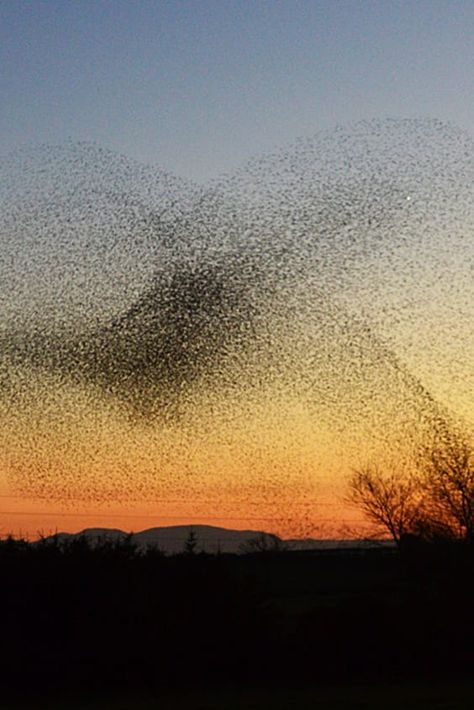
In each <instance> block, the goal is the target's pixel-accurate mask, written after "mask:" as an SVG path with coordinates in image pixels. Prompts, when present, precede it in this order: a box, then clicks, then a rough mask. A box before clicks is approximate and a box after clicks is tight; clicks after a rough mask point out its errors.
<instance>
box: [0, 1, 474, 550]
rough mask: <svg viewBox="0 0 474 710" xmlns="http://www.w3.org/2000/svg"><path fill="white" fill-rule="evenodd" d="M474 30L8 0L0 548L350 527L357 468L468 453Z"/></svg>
mask: <svg viewBox="0 0 474 710" xmlns="http://www.w3.org/2000/svg"><path fill="white" fill-rule="evenodd" d="M473 36H474V3H471V2H460V1H451V2H438V1H437V0H429V1H428V0H427V1H426V2H425V1H424V0H420V1H418V2H396V1H394V2H389V1H388V0H379V2H370V1H366V2H365V1H361V2H355V1H354V2H346V1H340V2H336V1H335V0H334V1H331V2H306V1H299V2H297V1H294V2H289V1H288V2H280V1H278V0H276V1H274V2H263V1H261V2H257V1H253V2H247V1H246V0H240V1H238V2H237V1H234V2H230V1H224V0H221V1H220V2H217V1H216V2H211V1H207V0H203V1H201V2H197V1H196V2H181V1H179V0H176V1H173V2H147V1H145V0H144V1H141V2H132V1H131V0H128V1H125V0H114V1H110V2H109V1H100V0H97V1H95V2H92V1H89V0H82V1H79V0H78V1H77V2H63V1H61V2H56V1H53V0H50V1H49V0H36V1H35V2H29V1H18V2H13V1H10V2H7V1H5V0H0V104H1V108H0V154H1V156H2V160H0V285H1V287H2V288H1V291H0V395H1V406H0V500H1V501H2V505H0V532H10V531H11V530H13V531H15V532H17V533H18V532H21V531H23V532H24V533H27V534H29V535H34V534H36V533H37V532H38V530H43V531H51V529H56V528H57V529H70V530H72V529H74V530H77V529H80V528H84V527H86V526H88V525H95V526H99V525H104V526H105V525H107V526H116V527H122V528H124V529H130V528H133V529H134V530H137V529H140V528H145V527H150V526H152V525H158V524H166V523H169V524H171V523H179V524H182V523H183V524H184V523H204V522H207V523H215V524H225V525H227V526H228V527H240V528H245V527H252V528H255V527H259V528H265V529H267V530H269V531H270V532H277V533H279V534H282V535H292V536H298V535H300V536H304V535H309V534H319V535H321V536H328V535H329V536H331V535H349V534H352V533H351V530H352V532H353V531H354V529H355V528H354V526H357V525H358V524H359V523H360V517H358V513H357V511H356V512H354V510H352V509H349V507H348V506H347V501H346V502H344V501H345V492H346V485H347V479H348V475H349V474H350V472H351V471H353V470H354V467H360V466H363V465H365V464H366V463H367V462H368V461H374V462H376V463H379V464H384V465H387V466H390V465H392V464H393V462H394V461H395V462H396V464H397V465H400V466H401V467H403V466H409V465H412V464H413V461H414V457H415V456H418V455H419V452H420V451H422V450H426V449H427V447H428V445H431V444H432V441H433V437H434V438H436V437H438V438H439V437H441V436H442V435H443V436H444V435H445V434H446V432H447V431H448V430H449V431H451V428H452V427H459V428H461V429H463V431H468V432H471V434H472V427H473V424H474V399H473V397H474V370H473V364H474V332H473V324H474V310H473V309H474V293H473V279H472V264H473V263H474V252H473V249H474V243H473V239H472V234H473V233H474V197H473V186H474V140H473V136H474V72H473V68H474V42H473V39H472V38H473ZM453 430H454V429H453ZM423 447H424V448H423Z"/></svg>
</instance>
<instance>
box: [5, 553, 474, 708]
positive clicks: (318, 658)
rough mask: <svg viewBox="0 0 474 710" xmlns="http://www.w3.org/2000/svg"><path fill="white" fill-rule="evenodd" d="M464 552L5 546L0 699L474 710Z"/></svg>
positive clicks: (23, 704)
mask: <svg viewBox="0 0 474 710" xmlns="http://www.w3.org/2000/svg"><path fill="white" fill-rule="evenodd" d="M473 562H474V554H473V551H472V550H470V549H467V548H465V547H463V546H462V545H460V544H449V545H415V546H412V547H411V548H410V549H407V550H402V552H401V553H397V552H395V551H393V550H383V549H381V550H371V551H369V550H367V551H363V552H361V551H348V550H344V551H331V552H316V553H314V552H311V553H296V552H291V553H285V552H280V553H256V554H250V555H243V556H232V555H220V556H207V555H193V554H188V555H184V554H183V555H178V556H175V557H163V556H162V555H159V554H158V553H150V554H147V555H138V554H137V553H136V551H135V550H134V549H133V547H132V546H131V545H130V544H128V543H126V542H125V543H120V544H110V543H104V544H102V545H99V546H98V547H97V548H92V547H90V546H89V545H88V544H87V543H86V542H85V541H83V540H82V541H81V540H79V541H75V542H74V543H71V544H70V545H66V546H58V545H55V544H51V543H50V544H43V545H39V546H31V545H28V544H26V543H18V542H13V541H5V542H3V543H0V603H1V605H2V610H3V622H2V636H1V640H2V643H1V646H0V682H1V687H2V701H1V705H0V707H1V708H2V709H3V708H5V709H6V710H8V709H9V708H12V710H13V708H21V709H22V710H33V708H34V709H35V710H36V709H38V710H46V709H48V710H59V709H60V708H61V709H62V708H68V710H69V709H70V710H99V708H100V709H101V710H107V709H108V708H110V710H112V709H113V710H152V708H153V709H154V708H156V709H157V710H158V709H160V710H182V709H183V710H184V709H185V708H186V710H217V709H219V710H220V709H221V708H222V710H244V709H245V710H247V709H251V708H255V710H264V709H265V710H266V709H267V708H268V709H269V708H272V710H280V709H281V710H290V708H294V709H295V710H306V709H308V710H309V708H327V709H328V710H333V709H334V710H336V709H338V710H339V709H342V708H367V710H372V709H373V708H374V709H375V708H384V709H385V708H387V709H389V710H390V709H391V708H397V709H398V708H400V710H403V709H405V708H406V709H407V710H410V709H411V708H429V709H430V710H431V709H433V710H436V709H437V708H439V710H448V708H452V709H453V710H454V709H456V710H457V709H458V708H459V709H460V708H472V707H474V683H473V660H474V652H473V638H474V633H473V632H474V602H473V594H472V589H473V587H472V582H471V579H472V569H473V566H474V564H473Z"/></svg>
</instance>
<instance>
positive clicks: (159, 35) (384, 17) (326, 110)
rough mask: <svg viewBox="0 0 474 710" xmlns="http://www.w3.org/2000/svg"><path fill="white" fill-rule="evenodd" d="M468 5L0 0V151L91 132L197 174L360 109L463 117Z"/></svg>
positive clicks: (466, 110) (470, 121)
mask: <svg viewBox="0 0 474 710" xmlns="http://www.w3.org/2000/svg"><path fill="white" fill-rule="evenodd" d="M473 29H474V4H473V3H471V2H462V1H459V0H450V1H449V2H447V1H446V2H445V1H438V0H427V1H424V0H418V1H417V2H398V1H395V2H389V1H388V0H387V1H378V2H370V1H366V2H347V1H345V0H344V1H338V2H334V1H331V2H326V1H321V2H307V1H306V0H300V1H299V2H281V1H279V0H274V1H272V2H255V1H251V2H248V1H247V0H240V1H239V2H236V1H234V2H230V1H228V2H226V1H224V2H222V1H216V0H201V1H200V2H189V1H181V0H174V1H173V2H149V1H147V0H141V1H140V2H131V1H130V0H110V1H109V0H93V1H92V0H81V1H79V2H64V1H62V0H59V1H57V0H35V1H34V2H30V1H28V0H22V1H18V2H12V1H8V0H2V1H1V2H0V97H1V98H0V101H1V106H2V108H1V111H0V151H1V153H5V152H7V151H9V150H11V149H12V148H15V147H17V146H18V145H24V144H25V143H31V142H34V143H36V142H38V141H40V142H62V141H64V140H65V139H68V138H71V139H73V140H77V139H81V140H88V141H90V140H93V141H97V142H98V143H100V144H101V145H105V146H108V147H110V148H113V149H116V150H119V151H122V152H123V153H125V154H127V155H128V156H129V157H134V158H138V159H140V160H146V161H150V162H155V163H159V164H161V165H162V166H163V167H165V168H166V169H168V170H171V171H173V172H176V173H178V174H181V175H183V176H187V177H193V178H197V179H202V178H206V177H209V176H212V175H215V174H217V173H222V172H226V170H231V169H233V168H235V167H236V166H237V165H238V164H240V163H241V162H242V161H244V160H245V159H246V158H247V157H249V156H251V155H253V154H255V153H258V152H265V151H267V150H271V149H272V148H273V147H275V146H277V145H281V144H282V143H284V142H286V141H289V140H292V139H293V138H294V137H296V136H298V135H303V136H304V135H308V134H312V133H314V132H315V131H317V130H318V129H320V128H325V127H330V126H333V125H334V124H335V123H340V122H347V121H352V120H358V119H360V118H366V117H372V116H405V117H423V116H436V117H438V118H442V119H449V120H452V121H454V122H455V123H457V124H458V125H460V126H463V127H465V128H468V129H469V130H471V131H472V130H473V129H474V110H473V109H474V74H473V71H472V68H473V66H474V43H473V41H472V36H473Z"/></svg>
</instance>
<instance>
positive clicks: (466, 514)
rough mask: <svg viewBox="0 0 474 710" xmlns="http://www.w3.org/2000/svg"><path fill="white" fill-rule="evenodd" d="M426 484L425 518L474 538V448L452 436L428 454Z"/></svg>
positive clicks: (454, 532)
mask: <svg viewBox="0 0 474 710" xmlns="http://www.w3.org/2000/svg"><path fill="white" fill-rule="evenodd" d="M425 486H426V491H427V495H428V500H429V510H427V519H428V521H429V520H431V521H433V523H434V524H435V525H438V526H439V527H440V528H441V529H443V530H445V531H450V532H451V535H452V536H453V537H457V538H462V539H465V540H466V541H467V542H470V543H473V542H474V452H473V449H472V447H471V446H470V444H469V443H468V442H467V441H465V440H461V439H456V438H452V439H451V440H450V441H448V442H445V443H444V444H443V445H442V446H440V447H438V448H435V449H434V450H432V451H431V452H430V453H429V454H428V457H427V466H426V479H425Z"/></svg>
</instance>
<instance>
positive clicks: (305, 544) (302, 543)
mask: <svg viewBox="0 0 474 710" xmlns="http://www.w3.org/2000/svg"><path fill="white" fill-rule="evenodd" d="M191 532H194V534H195V536H196V552H207V553H211V554H217V553H219V552H227V553H240V552H242V551H244V550H248V551H252V549H255V551H258V550H259V549H264V548H265V547H268V548H269V549H271V548H272V547H274V546H275V545H277V546H281V547H282V548H285V549H290V550H317V549H319V550H333V549H341V548H344V549H348V548H354V547H357V548H360V547H373V546H376V545H384V546H387V545H388V546H390V544H391V543H390V541H386V540H376V541H366V540H315V539H305V540H282V539H281V538H280V537H278V536H277V535H273V534H271V533H267V532H263V531H260V530H229V529H227V528H220V527H215V526H212V525H172V526H167V527H159V528H149V529H148V530H142V531H141V532H137V533H132V534H131V540H132V542H133V543H134V544H136V545H137V547H138V548H140V549H146V548H148V547H155V548H158V549H160V550H162V551H163V552H164V553H166V554H176V553H179V552H183V551H184V546H185V543H186V540H187V539H188V537H189V535H190V533H191ZM128 535H129V533H126V532H124V531H123V530H118V529H116V528H86V529H85V530H82V531H81V532H78V533H57V534H56V535H54V536H51V537H49V538H46V539H47V540H52V539H53V538H56V539H57V540H59V541H60V542H61V541H68V540H74V539H75V538H76V539H77V538H80V537H85V538H86V539H87V540H89V541H91V542H98V541H100V540H110V541H116V540H120V539H124V538H126V537H127V536H128Z"/></svg>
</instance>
